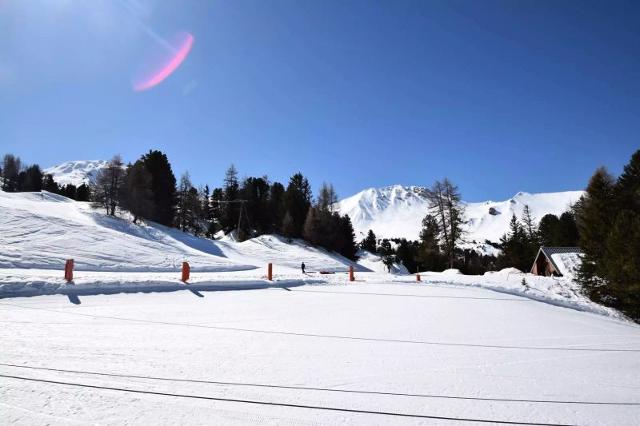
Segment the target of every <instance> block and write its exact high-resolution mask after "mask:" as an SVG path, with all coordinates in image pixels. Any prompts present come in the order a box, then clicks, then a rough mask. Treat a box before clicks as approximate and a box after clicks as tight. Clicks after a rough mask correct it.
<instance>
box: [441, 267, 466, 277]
mask: <svg viewBox="0 0 640 426" xmlns="http://www.w3.org/2000/svg"><path fill="white" fill-rule="evenodd" d="M442 275H462V272H460V270H459V269H455V268H452V269H445V270H444V271H442Z"/></svg>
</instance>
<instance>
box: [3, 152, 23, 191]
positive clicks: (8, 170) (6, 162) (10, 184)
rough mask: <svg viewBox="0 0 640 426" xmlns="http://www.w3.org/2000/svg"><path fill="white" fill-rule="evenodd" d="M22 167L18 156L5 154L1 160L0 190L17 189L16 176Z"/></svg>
mask: <svg viewBox="0 0 640 426" xmlns="http://www.w3.org/2000/svg"><path fill="white" fill-rule="evenodd" d="M21 169H22V163H21V161H20V157H16V156H14V155H12V154H6V155H5V156H4V159H3V161H2V190H3V191H4V192H15V191H17V190H18V176H19V174H20V171H21Z"/></svg>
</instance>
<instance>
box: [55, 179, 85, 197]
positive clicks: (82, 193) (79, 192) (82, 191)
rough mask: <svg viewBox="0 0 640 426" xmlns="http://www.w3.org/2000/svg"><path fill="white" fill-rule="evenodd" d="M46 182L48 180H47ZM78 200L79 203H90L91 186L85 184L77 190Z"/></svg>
mask: <svg viewBox="0 0 640 426" xmlns="http://www.w3.org/2000/svg"><path fill="white" fill-rule="evenodd" d="M45 182H46V179H45ZM76 200H77V201H89V200H91V190H90V189H89V185H87V184H86V183H83V184H82V185H80V186H79V187H78V188H77V190H76Z"/></svg>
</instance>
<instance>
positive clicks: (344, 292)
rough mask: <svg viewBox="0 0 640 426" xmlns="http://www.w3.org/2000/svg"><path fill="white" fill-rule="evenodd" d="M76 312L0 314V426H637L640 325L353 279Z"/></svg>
mask: <svg viewBox="0 0 640 426" xmlns="http://www.w3.org/2000/svg"><path fill="white" fill-rule="evenodd" d="M196 293H197V292H196ZM79 302H80V304H79V305H77V304H72V303H70V302H69V300H68V298H67V297H66V296H62V295H54V296H41V297H36V298H27V299H25V298H21V299H4V300H1V301H0V322H2V324H3V326H2V328H1V329H0V341H2V351H0V401H1V402H0V405H2V419H3V422H5V423H7V424H14V423H17V424H69V423H73V424H140V425H142V424H184V425H196V424H224V425H229V424H232V425H233V424H273V425H282V424H291V425H294V424H295V425H299V424H326V425H335V424H402V425H407V424H425V425H432V424H437V425H440V424H442V425H448V424H458V423H457V422H453V421H452V420H450V419H465V420H466V422H462V424H475V422H474V421H477V420H483V421H489V422H492V421H510V422H521V423H522V422H524V423H531V424H573V425H616V426H624V425H637V424H638V423H637V421H638V419H639V418H640V386H639V385H638V384H639V383H640V329H639V328H638V327H637V326H634V325H632V324H629V323H626V322H623V321H620V320H616V319H612V318H608V317H604V316H601V315H594V314H591V313H586V312H580V311H577V310H571V309H565V308H560V307H556V306H552V305H549V304H545V303H539V302H536V301H533V300H531V299H528V298H524V297H519V296H514V295H509V294H504V293H496V292H493V291H489V290H486V289H481V288H467V287H460V286H452V285H446V284H437V283H428V284H425V283H423V284H409V283H399V282H395V283H391V282H387V283H383V282H378V283H375V282H373V283H362V282H356V283H351V284H344V283H343V284H334V285H331V284H326V285H308V286H304V287H294V288H289V289H288V291H286V290H285V289H263V290H254V291H226V292H202V293H200V297H198V296H197V294H193V293H191V292H175V293H152V294H118V295H102V296H80V297H79ZM407 416H408V417H407Z"/></svg>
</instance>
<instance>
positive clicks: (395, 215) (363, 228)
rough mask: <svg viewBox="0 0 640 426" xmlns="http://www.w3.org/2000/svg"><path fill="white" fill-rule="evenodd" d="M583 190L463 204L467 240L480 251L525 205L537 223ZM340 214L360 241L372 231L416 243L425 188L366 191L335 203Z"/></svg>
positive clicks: (524, 194)
mask: <svg viewBox="0 0 640 426" xmlns="http://www.w3.org/2000/svg"><path fill="white" fill-rule="evenodd" d="M582 194H583V191H567V192H555V193H541V194H531V193H528V192H518V193H517V194H515V195H514V196H513V197H512V198H510V199H508V200H505V201H482V202H475V203H464V204H465V208H466V214H465V216H466V217H465V218H466V220H467V224H466V228H467V229H466V231H467V235H466V239H467V241H468V244H469V245H470V246H473V247H477V248H482V247H481V246H482V245H484V243H485V241H486V240H489V241H492V242H498V241H499V239H500V237H501V236H502V235H503V234H504V233H505V232H507V230H508V229H509V221H510V220H511V216H512V215H514V214H515V215H516V216H517V217H521V216H522V211H523V209H524V206H525V205H528V206H529V208H530V209H531V213H532V215H533V217H534V219H535V220H536V221H539V220H540V219H541V218H542V217H543V216H544V215H546V214H548V213H551V214H555V215H560V214H562V213H563V212H565V211H566V210H568V209H569V207H570V206H571V204H573V203H575V202H576V201H578V199H579V198H580V196H582ZM337 207H338V210H339V211H340V213H341V214H348V215H349V217H350V218H351V221H352V223H353V227H354V229H355V231H356V238H358V239H360V238H362V237H364V235H366V233H367V232H368V230H369V229H372V230H373V231H374V232H375V234H376V236H378V237H379V238H407V239H412V240H415V239H417V238H418V235H419V233H420V227H421V223H422V219H423V218H424V216H425V215H426V214H427V210H428V203H427V199H426V188H424V187H420V186H402V185H393V186H386V187H383V188H368V189H365V190H364V191H361V192H359V193H357V194H355V195H353V196H351V197H348V198H345V199H344V200H342V201H339V202H338V205H337Z"/></svg>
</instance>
